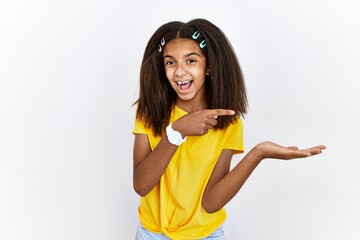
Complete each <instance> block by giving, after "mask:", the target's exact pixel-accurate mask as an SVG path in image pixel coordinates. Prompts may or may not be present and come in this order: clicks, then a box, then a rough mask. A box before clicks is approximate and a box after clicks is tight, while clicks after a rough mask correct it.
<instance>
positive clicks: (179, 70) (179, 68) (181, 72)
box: [175, 64, 186, 77]
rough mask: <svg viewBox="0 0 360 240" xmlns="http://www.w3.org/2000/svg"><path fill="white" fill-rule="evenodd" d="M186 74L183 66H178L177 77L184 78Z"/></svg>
mask: <svg viewBox="0 0 360 240" xmlns="http://www.w3.org/2000/svg"><path fill="white" fill-rule="evenodd" d="M185 74H186V70H185V69H184V68H183V66H182V65H181V64H178V65H177V68H176V71H175V75H176V76H177V77H182V76H184V75H185Z"/></svg>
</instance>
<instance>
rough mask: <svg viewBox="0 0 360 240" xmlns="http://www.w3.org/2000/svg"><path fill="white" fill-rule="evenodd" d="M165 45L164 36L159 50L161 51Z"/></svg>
mask: <svg viewBox="0 0 360 240" xmlns="http://www.w3.org/2000/svg"><path fill="white" fill-rule="evenodd" d="M164 45H165V38H164V37H163V38H162V39H161V40H160V44H159V47H158V51H159V52H161V51H162V49H163V46H164Z"/></svg>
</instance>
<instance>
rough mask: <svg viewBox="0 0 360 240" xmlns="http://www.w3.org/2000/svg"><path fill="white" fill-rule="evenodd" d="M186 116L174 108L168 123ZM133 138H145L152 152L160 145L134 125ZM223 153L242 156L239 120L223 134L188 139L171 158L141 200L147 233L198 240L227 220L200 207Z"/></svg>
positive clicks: (148, 130) (142, 220) (144, 129)
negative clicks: (160, 175)
mask: <svg viewBox="0 0 360 240" xmlns="http://www.w3.org/2000/svg"><path fill="white" fill-rule="evenodd" d="M186 114H187V112H185V111H183V110H182V109H180V108H179V107H177V106H175V107H174V109H173V111H172V113H171V117H170V122H174V121H175V120H176V119H178V118H180V117H182V116H184V115H186ZM133 133H134V134H146V135H147V136H148V138H149V141H150V146H151V149H152V150H153V149H154V148H155V147H156V145H157V144H158V143H159V141H160V139H161V138H160V137H154V135H153V134H152V132H151V130H150V129H146V128H145V127H144V124H143V123H141V122H139V121H136V122H135V127H134V130H133ZM223 149H232V150H234V151H235V153H241V152H243V129H242V122H241V120H240V118H238V121H237V122H236V123H235V124H232V125H230V126H229V127H228V128H227V129H224V130H216V131H215V130H212V129H210V131H209V132H208V133H207V134H205V135H203V136H188V137H187V139H186V142H184V143H182V144H181V145H180V146H179V147H178V149H177V151H176V152H175V154H174V156H173V157H172V159H171V161H170V163H169V165H168V167H167V169H166V171H165V173H164V174H163V175H162V177H161V179H160V182H159V183H158V184H157V185H156V186H155V187H154V188H153V189H152V190H151V192H150V193H149V194H147V195H146V196H145V197H141V199H140V206H139V209H138V211H139V217H140V222H141V224H142V225H143V226H144V227H145V228H146V229H148V230H149V231H152V232H155V233H163V234H165V235H166V236H167V237H169V238H171V239H176V240H183V239H200V238H204V237H206V236H208V235H210V234H211V233H212V232H213V231H215V230H216V229H217V228H218V227H219V226H220V225H221V224H222V223H223V222H224V221H225V218H226V212H225V209H221V210H219V211H218V212H215V213H211V214H209V213H207V212H206V211H205V210H204V209H203V207H202V204H201V200H202V195H203V193H204V190H205V187H206V184H207V182H208V180H209V178H210V175H211V173H212V171H213V169H214V167H215V164H216V162H217V160H218V158H219V156H220V154H221V152H222V150H223Z"/></svg>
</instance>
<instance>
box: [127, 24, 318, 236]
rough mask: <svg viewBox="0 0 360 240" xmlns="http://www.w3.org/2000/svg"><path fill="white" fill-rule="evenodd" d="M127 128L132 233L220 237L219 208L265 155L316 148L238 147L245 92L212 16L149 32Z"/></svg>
mask: <svg viewBox="0 0 360 240" xmlns="http://www.w3.org/2000/svg"><path fill="white" fill-rule="evenodd" d="M136 106H137V112H136V122H135V127H134V130H133V133H134V134H135V142H134V173H133V174H134V175H133V176H134V179H133V181H134V189H135V191H136V192H137V193H138V194H139V195H140V196H141V200H140V206H139V209H138V213H139V218H140V225H139V227H138V230H137V237H136V239H139V240H143V239H151V240H153V239H175V240H182V239H224V233H223V229H222V224H223V222H224V221H225V218H226V213H225V210H224V208H223V207H224V206H225V205H226V203H228V202H229V201H230V200H231V199H232V198H233V197H234V196H235V194H236V193H237V192H238V191H239V190H240V188H241V187H242V186H243V184H244V183H245V181H246V180H247V178H248V177H249V176H250V174H251V173H252V171H253V170H254V169H255V168H256V166H257V165H258V164H259V163H260V162H261V161H262V160H263V159H265V158H277V159H293V158H304V157H309V156H312V155H316V154H319V153H321V151H322V150H323V149H325V147H324V146H316V147H312V148H309V149H305V150H299V149H298V148H297V147H282V146H280V145H278V144H275V143H272V142H263V143H260V144H258V145H256V146H255V147H254V148H253V149H251V150H250V151H249V153H248V154H247V155H246V156H245V157H244V158H243V159H242V160H241V161H240V162H239V163H238V164H237V165H236V166H235V167H234V168H233V169H232V170H230V162H231V158H232V156H233V155H234V154H238V153H242V152H243V129H242V123H241V119H240V117H242V116H243V115H244V114H245V113H246V108H247V98H246V91H245V85H244V80H243V77H242V73H241V69H240V65H239V63H238V60H237V57H236V55H235V53H234V51H233V49H232V47H231V44H230V43H229V42H228V40H227V38H226V36H225V35H224V33H223V32H222V31H221V30H220V29H219V28H218V27H217V26H215V25H214V24H212V23H211V22H209V21H207V20H204V19H194V20H192V21H190V22H188V23H182V22H178V21H174V22H169V23H166V24H164V25H162V26H161V27H160V28H159V29H157V30H156V32H155V33H154V35H153V36H152V37H151V38H150V40H149V42H148V44H147V46H146V49H145V53H144V57H143V61H142V65H141V72H140V94H139V99H138V100H137V101H136Z"/></svg>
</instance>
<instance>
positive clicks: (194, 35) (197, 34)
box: [192, 31, 200, 39]
mask: <svg viewBox="0 0 360 240" xmlns="http://www.w3.org/2000/svg"><path fill="white" fill-rule="evenodd" d="M199 36H200V32H199V31H196V32H194V34H193V35H192V38H193V39H197V38H198V37H199Z"/></svg>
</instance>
